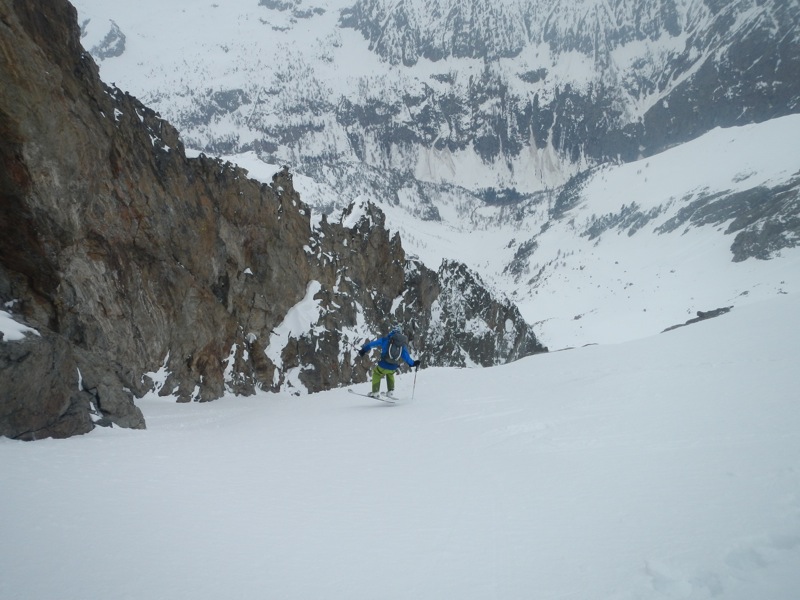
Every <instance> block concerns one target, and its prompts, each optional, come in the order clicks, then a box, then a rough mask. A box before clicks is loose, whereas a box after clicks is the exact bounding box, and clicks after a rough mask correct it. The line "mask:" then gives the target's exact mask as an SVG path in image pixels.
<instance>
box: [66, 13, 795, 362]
mask: <svg viewBox="0 0 800 600" xmlns="http://www.w3.org/2000/svg"><path fill="white" fill-rule="evenodd" d="M76 5H77V7H78V9H79V18H80V19H81V20H82V22H83V33H84V37H83V40H82V41H83V44H84V46H86V47H87V48H88V49H90V50H91V52H92V54H93V55H94V56H95V58H96V59H97V60H98V62H99V64H100V66H101V74H102V75H103V77H104V78H105V79H106V80H108V81H112V82H115V83H116V84H117V85H119V86H121V87H123V88H126V89H128V90H130V91H131V92H133V93H134V94H136V95H137V96H139V97H140V98H142V99H143V100H144V101H145V102H146V103H147V104H149V105H151V106H153V107H155V108H156V109H157V110H159V111H160V112H161V114H162V115H164V116H165V117H167V118H168V119H169V120H170V121H172V122H173V123H174V124H176V125H177V127H178V128H179V130H180V131H181V135H182V138H183V140H184V142H185V143H186V144H187V146H188V147H190V148H193V149H194V151H195V152H206V153H211V154H222V155H225V157H226V159H228V160H231V161H232V162H236V163H238V164H240V165H242V166H245V167H246V168H247V169H249V171H250V174H251V176H256V177H258V178H260V179H262V180H263V181H267V182H268V181H270V178H271V176H272V174H273V173H274V172H275V171H276V170H277V168H278V167H279V166H280V165H282V164H289V165H290V166H291V168H292V169H293V170H294V171H295V172H296V173H297V177H296V181H297V186H298V189H299V190H300V192H301V195H302V198H303V200H304V201H305V202H308V203H309V204H311V205H312V206H314V207H316V209H317V210H319V211H321V212H324V213H328V214H329V215H331V216H332V218H333V219H336V218H337V215H339V214H341V211H343V210H344V209H345V208H346V207H347V206H349V205H350V204H351V203H352V202H356V203H362V202H366V201H370V202H374V203H376V204H378V205H380V206H381V208H382V209H383V210H384V211H385V212H386V213H387V223H388V225H389V226H390V227H392V228H394V229H396V230H398V231H400V232H401V235H402V239H403V242H404V246H405V247H406V248H409V249H410V250H411V251H412V252H414V253H415V254H418V255H419V256H420V257H421V258H422V259H423V261H424V262H425V263H426V264H428V265H429V266H430V267H432V268H437V267H438V265H439V263H440V262H441V261H442V260H443V259H456V260H461V261H464V262H466V263H467V264H468V265H470V266H471V267H472V268H474V269H476V270H477V271H479V272H480V273H481V274H482V276H483V277H484V279H485V280H486V281H488V282H490V283H492V284H494V285H495V286H496V287H497V288H498V289H500V290H501V291H503V292H505V293H506V294H508V295H509V296H510V297H512V298H513V299H514V300H515V301H516V302H517V303H518V304H519V305H520V307H521V308H522V310H523V313H524V314H525V315H526V317H527V318H528V319H529V320H530V321H532V322H538V323H539V327H540V329H541V332H542V335H543V340H544V342H545V343H547V344H548V345H550V346H551V347H556V348H558V347H563V346H566V345H573V344H585V343H592V342H610V341H619V340H623V339H631V338H633V337H637V336H640V335H643V334H647V333H653V332H656V331H660V330H661V329H663V328H665V327H667V326H670V325H672V324H675V323H677V322H682V321H683V320H686V319H688V318H691V317H693V316H694V315H695V312H696V311H698V310H709V309H713V308H718V307H722V306H728V305H734V304H737V303H742V302H746V301H748V300H749V299H751V298H753V297H761V296H763V295H770V294H775V293H781V292H787V293H788V292H790V291H794V290H796V286H797V285H798V282H797V278H796V273H798V267H797V265H798V263H797V251H796V250H795V247H796V246H797V244H798V241H800V223H799V222H798V216H797V215H798V214H800V192H799V191H798V177H797V174H798V173H799V172H800V158H798V156H800V153H798V151H797V145H796V142H795V140H796V139H797V133H798V123H797V119H796V117H793V116H791V115H792V114H793V113H795V112H797V111H798V108H799V107H800V104H799V103H798V98H800V43H798V41H799V36H800V30H799V29H798V23H799V22H800V3H798V2H797V1H796V0H791V1H784V0H771V1H765V2H756V1H755V0H739V1H736V2H726V3H720V2H713V1H710V0H661V1H644V2H628V1H623V0H615V1H613V2H596V1H591V0H584V1H580V2H558V1H554V0H551V1H547V2H545V1H539V2H535V1H522V0H519V1H504V2H485V1H482V0H475V1H472V2H456V1H455V0H452V1H451V0H437V1H433V0H405V1H402V2H389V1H388V0H362V1H355V0H353V1H351V2H345V1H343V0H318V1H315V2H307V1H305V0H295V1H286V2H282V1H277V0H276V1H273V0H261V1H260V2H256V0H237V1H233V2H227V3H225V4H224V5H217V4H208V5H197V4H196V3H189V2H182V1H175V2H171V3H169V4H168V5H163V3H156V2H152V1H149V0H148V1H145V2H144V3H139V4H137V5H135V6H134V5H131V4H128V3H113V2H112V3H109V2H99V1H97V0H79V1H77V2H76ZM153 14H158V19H153V18H152V15H153ZM757 123H761V124H757ZM723 126H724V127H725V128H724V129H722V128H721V127H723ZM734 126H735V127H734ZM732 127H733V128H732ZM476 242H477V243H476ZM765 259H769V260H768V261H766V262H765Z"/></svg>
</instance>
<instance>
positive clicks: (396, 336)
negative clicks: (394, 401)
mask: <svg viewBox="0 0 800 600" xmlns="http://www.w3.org/2000/svg"><path fill="white" fill-rule="evenodd" d="M406 344H408V338H407V337H406V336H405V335H404V334H403V331H402V330H401V329H400V328H399V327H393V328H392V330H391V331H390V332H389V335H387V336H385V337H382V338H378V339H377V340H373V341H371V342H367V343H366V344H364V345H363V346H361V350H359V351H358V354H359V356H364V355H365V354H366V353H367V352H369V351H370V350H372V349H373V348H380V349H381V360H380V362H378V366H377V367H375V368H374V369H373V371H372V391H371V392H370V393H369V394H368V395H369V396H371V397H373V398H377V397H378V396H380V390H381V379H383V378H384V377H386V388H387V392H386V395H387V396H388V397H389V398H394V372H395V371H396V370H397V368H398V367H399V366H400V361H405V362H406V363H407V364H408V366H409V367H416V368H417V369H419V365H420V362H419V361H418V360H414V359H413V358H411V355H409V353H408V350H407V349H406Z"/></svg>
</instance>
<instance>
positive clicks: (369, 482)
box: [0, 295, 800, 600]
mask: <svg viewBox="0 0 800 600" xmlns="http://www.w3.org/2000/svg"><path fill="white" fill-rule="evenodd" d="M798 310H800V296H797V295H788V296H783V297H780V298H778V299H775V300H771V301H768V302H762V303H758V304H753V305H750V306H746V307H741V308H737V309H735V310H734V311H732V312H731V313H729V314H727V315H724V316H722V317H719V318H716V319H712V320H709V321H705V322H702V323H699V324H696V325H693V326H691V327H685V328H681V329H678V330H675V331H672V332H669V333H666V334H662V335H658V336H654V337H649V338H645V339H641V340H638V341H634V342H628V343H624V344H617V345H610V346H593V347H587V348H582V349H579V350H571V351H565V352H554V353H550V354H545V355H538V356H534V357H529V358H527V359H523V360H521V361H518V362H516V363H513V364H510V365H506V366H503V367H496V368H492V369H429V370H423V371H420V372H419V373H418V374H417V381H416V386H415V387H414V388H413V391H414V400H410V396H411V392H412V386H414V383H413V381H414V378H413V373H409V372H406V373H404V374H402V375H400V376H399V378H398V390H399V391H400V392H401V393H402V394H403V395H404V396H407V397H409V401H406V402H404V403H401V404H398V405H396V406H392V405H386V404H382V403H379V402H376V401H374V400H371V399H368V398H360V397H358V396H354V395H353V394H348V393H346V391H345V390H333V391H330V392H324V393H319V394H312V395H306V396H300V397H294V396H290V395H288V394H277V395H266V394H259V395H257V396H255V397H250V398H235V397H226V398H224V399H222V400H219V401H216V402H213V403H205V404H203V403H191V404H175V403H172V402H169V401H167V400H165V399H163V398H158V397H156V396H155V395H153V396H151V397H148V398H146V399H144V400H142V401H140V402H139V404H140V406H141V408H142V410H143V411H144V413H145V416H146V418H147V423H148V429H147V430H146V431H131V430H120V429H112V430H108V429H99V430H96V431H94V432H92V433H91V434H89V435H85V436H81V437H77V438H71V439H68V440H42V441H39V442H35V443H23V442H16V441H11V440H8V439H0V461H2V465H3V468H2V469H0V509H1V510H2V514H3V515H4V518H3V519H2V521H0V539H2V540H3V544H2V546H0V548H2V549H1V550H0V564H3V577H2V578H0V598H3V599H6V598H9V599H12V598H37V599H48V598H53V599H55V598H58V599H59V600H66V599H73V598H74V599H77V598H81V599H86V598H103V599H113V598H120V599H123V598H124V599H134V598H171V599H172V598H192V599H193V600H202V599H203V598H209V599H211V598H214V599H216V598H221V597H235V598H245V599H247V598H265V597H269V598H284V599H294V598H296V599H305V598H342V599H345V598H346V599H348V600H351V599H365V600H366V599H372V598H386V599H394V598H397V599H407V598H421V599H424V598H431V599H439V598H462V599H468V598H475V599H485V598H519V599H522V598H525V599H527V598H544V599H547V598H552V599H555V598H613V599H621V600H628V599H634V598H636V599H663V598H712V597H719V598H725V599H726V600H728V599H741V600H752V599H753V598H770V599H785V600H789V599H790V598H794V597H796V596H795V594H796V592H797V590H798V589H800V569H798V568H797V566H798V564H800V467H798V465H800V435H798V433H797V432H798V431H800V405H798V403H797V383H798V376H797V368H796V365H797V357H798V356H800V322H798V320H797V314H798ZM367 388H368V384H366V383H365V384H361V385H360V386H357V387H356V389H357V390H358V391H364V390H366V389H367Z"/></svg>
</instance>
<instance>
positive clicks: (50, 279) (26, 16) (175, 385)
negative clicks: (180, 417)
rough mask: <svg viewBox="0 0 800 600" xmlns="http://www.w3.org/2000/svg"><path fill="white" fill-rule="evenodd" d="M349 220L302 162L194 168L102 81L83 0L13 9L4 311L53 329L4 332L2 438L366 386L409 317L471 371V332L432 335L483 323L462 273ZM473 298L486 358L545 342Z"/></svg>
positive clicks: (445, 358) (0, 161)
mask: <svg viewBox="0 0 800 600" xmlns="http://www.w3.org/2000/svg"><path fill="white" fill-rule="evenodd" d="M358 211H360V212H358ZM345 219H346V220H347V222H345V223H341V224H340V223H328V222H327V221H326V220H325V219H323V220H322V221H321V222H319V223H317V222H316V221H314V222H312V218H311V211H310V210H309V209H308V207H307V206H305V205H304V204H303V203H302V201H301V199H300V197H299V195H298V193H297V192H296V190H295V189H294V185H293V181H292V175H291V173H290V172H289V171H288V169H285V168H284V169H283V170H282V171H280V172H279V173H276V175H275V176H274V178H273V181H272V183H271V184H269V185H264V184H260V183H258V182H256V181H254V180H252V179H249V178H248V177H247V173H246V172H245V171H244V170H242V169H240V168H238V167H236V166H234V165H232V164H229V163H227V164H226V163H222V162H220V161H218V160H214V159H210V158H208V157H205V156H201V157H199V158H197V159H187V158H186V156H185V153H184V150H183V147H182V144H181V142H180V140H179V137H178V133H177V131H176V130H175V129H174V128H173V127H172V126H171V125H170V124H169V123H167V122H165V121H163V120H162V119H160V118H159V116H158V115H157V114H156V113H154V112H153V111H152V110H150V109H148V108H147V107H145V106H143V105H142V104H141V103H140V102H138V101H137V100H136V99H135V98H133V97H131V96H130V95H128V94H125V93H122V92H121V91H119V90H118V89H115V88H109V87H107V86H106V85H104V84H103V83H102V82H101V81H100V79H99V77H98V72H97V68H96V66H95V64H94V62H93V61H92V59H91V58H90V57H89V55H88V54H86V53H85V52H84V51H83V49H82V48H81V47H80V43H79V31H78V27H77V24H76V15H75V11H74V9H73V8H72V6H71V5H69V4H68V3H67V2H66V1H61V0H54V1H52V2H48V3H45V4H44V5H42V6H38V5H37V6H35V7H34V6H33V5H31V4H30V3H25V2H16V1H13V0H0V302H2V303H5V305H6V306H11V307H12V310H13V313H14V318H15V319H18V320H20V321H24V322H25V323H27V325H29V326H30V327H32V328H33V329H35V330H36V331H38V332H39V335H38V336H28V337H26V338H24V339H22V340H15V341H0V390H2V394H1V395H0V434H2V435H6V436H10V437H20V438H23V439H35V438H40V437H48V436H55V437H63V436H68V435H73V434H79V433H84V432H87V431H90V430H91V429H92V428H93V427H94V426H96V425H98V424H99V425H108V424H113V425H117V426H122V427H144V419H143V418H142V414H141V412H140V411H139V409H138V408H137V407H136V405H135V402H134V399H135V398H136V397H141V396H142V395H144V394H145V393H148V392H152V391H157V392H158V393H160V394H162V395H170V396H175V397H177V398H179V399H180V400H182V401H190V400H212V399H215V398H218V397H219V396H221V395H222V394H224V393H226V391H227V392H231V393H239V394H249V393H253V392H254V391H255V390H256V389H265V390H273V391H275V390H292V389H297V390H308V391H317V390H322V389H328V388H331V387H334V386H337V385H341V384H343V383H347V382H352V381H362V380H364V379H365V377H366V371H367V366H368V365H366V364H363V363H362V362H358V361H356V360H355V356H356V353H355V349H356V347H357V345H360V343H361V342H362V341H363V339H364V338H365V337H371V336H374V335H376V334H377V333H379V332H381V331H382V328H383V327H384V326H385V325H387V324H388V322H389V321H391V320H394V319H400V320H403V321H404V322H405V324H406V326H407V327H409V328H411V329H415V330H416V331H417V332H418V334H421V335H418V338H417V339H418V340H419V343H420V348H418V349H415V351H417V352H421V353H422V354H424V355H426V356H428V357H429V362H430V363H431V364H462V362H461V361H460V359H459V357H458V356H456V355H455V354H454V353H449V354H448V353H445V354H442V353H441V352H440V348H445V347H446V348H450V347H451V346H452V347H455V345H454V344H456V342H454V343H453V344H450V342H447V341H446V340H447V336H448V335H455V334H453V333H448V332H447V331H445V332H444V333H437V334H436V335H437V336H439V337H436V336H434V335H433V334H432V332H433V331H442V328H444V329H448V328H450V327H455V326H459V324H461V323H466V321H464V319H463V318H462V317H461V316H460V313H459V311H461V310H462V309H461V307H460V302H459V298H458V292H455V291H451V292H448V295H447V300H446V301H444V300H443V297H444V292H443V290H448V289H451V288H449V287H448V283H447V279H448V277H447V276H445V274H444V273H445V271H440V273H439V274H434V273H432V272H428V271H426V270H424V268H422V267H421V266H420V265H415V264H414V263H413V262H411V261H407V260H406V257H405V253H404V251H403V248H402V244H401V242H400V239H399V237H397V236H391V235H390V234H389V232H388V231H387V230H386V228H385V227H384V222H383V215H382V213H380V211H378V210H377V209H375V208H374V207H370V206H367V207H353V211H352V212H351V213H350V214H348V215H345ZM420 273H423V274H422V275H420ZM461 279H462V280H466V276H465V275H463V274H462V275H461ZM473 284H474V285H475V286H479V282H477V281H475V282H472V284H465V285H473ZM463 290H464V292H463V293H464V294H465V295H471V296H473V297H475V298H478V299H479V302H483V303H484V305H485V307H487V308H486V310H488V312H486V314H483V315H482V316H481V318H482V319H483V320H484V321H485V323H486V328H483V327H482V328H481V331H480V332H478V333H477V334H476V335H470V334H469V333H468V332H467V333H465V332H457V338H458V340H457V345H458V346H459V347H460V348H463V349H464V352H466V354H468V355H470V356H473V357H474V358H472V359H471V360H472V362H475V363H479V364H494V363H497V362H505V361H507V360H511V359H514V358H517V357H519V356H521V355H523V354H525V353H528V352H533V351H539V350H543V348H541V346H539V345H538V344H537V343H535V338H533V335H532V334H531V332H530V329H529V327H528V326H527V324H526V323H525V322H524V321H523V320H522V319H521V318H520V317H519V314H518V313H516V312H514V309H513V307H511V306H510V305H508V304H504V303H503V302H500V301H495V300H494V299H493V298H492V297H491V295H489V294H488V292H485V290H484V291H474V292H473V291H472V288H469V289H468V288H463ZM475 290H478V288H477V287H476V288H475ZM437 302H438V303H439V306H440V308H438V309H436V308H435V306H436V304H437ZM468 304H469V305H470V307H471V308H470V309H469V310H465V311H464V313H465V315H472V313H473V312H475V311H479V312H480V311H481V310H482V308H481V307H480V306H478V305H475V306H473V303H471V302H470V303H468ZM495 305H496V307H497V308H493V307H495ZM437 311H438V312H437ZM434 313H435V315H434ZM436 315H438V316H436ZM448 315H458V317H457V318H456V317H454V318H453V319H451V318H450V317H449V316H448ZM466 318H469V319H474V317H473V316H468V317H466ZM437 328H438V329H437ZM434 341H435V342H436V343H434ZM448 352H449V351H448ZM461 354H463V353H461Z"/></svg>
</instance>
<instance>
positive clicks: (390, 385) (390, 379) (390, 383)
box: [386, 371, 394, 392]
mask: <svg viewBox="0 0 800 600" xmlns="http://www.w3.org/2000/svg"><path fill="white" fill-rule="evenodd" d="M386 388H387V389H388V390H389V391H390V392H393V391H394V371H387V372H386Z"/></svg>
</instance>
